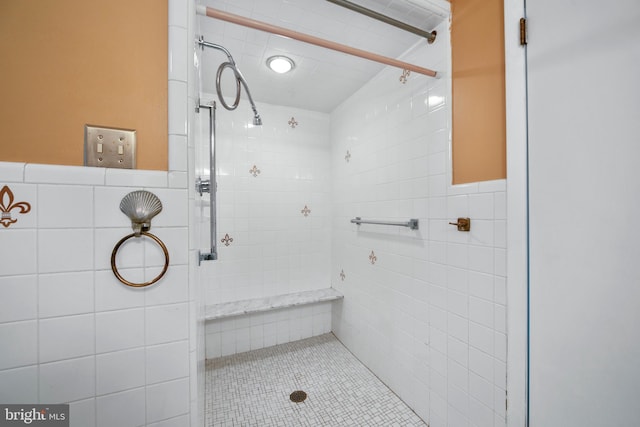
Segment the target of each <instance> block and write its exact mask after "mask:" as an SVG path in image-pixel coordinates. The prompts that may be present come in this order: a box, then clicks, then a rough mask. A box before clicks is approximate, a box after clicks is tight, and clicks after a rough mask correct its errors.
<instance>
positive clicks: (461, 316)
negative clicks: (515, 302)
mask: <svg viewBox="0 0 640 427" xmlns="http://www.w3.org/2000/svg"><path fill="white" fill-rule="evenodd" d="M445 25H446V24H445ZM438 36H439V39H438V41H437V42H436V44H438V43H444V44H446V43H448V40H447V37H448V29H447V28H446V27H443V28H441V29H438ZM441 36H442V37H441ZM434 48H435V49H434ZM445 50H446V49H445ZM445 50H442V49H440V48H438V47H436V46H435V45H434V46H424V47H418V48H415V49H414V50H412V51H410V52H409V53H408V54H407V60H414V61H417V62H418V63H424V64H423V65H425V66H427V67H429V68H432V69H437V70H442V71H444V73H442V74H443V77H441V78H440V79H437V80H434V79H429V78H425V77H421V76H414V75H411V76H410V77H409V79H408V81H407V83H406V84H405V85H403V84H401V83H399V82H398V76H399V75H400V73H399V71H398V70H395V69H387V70H385V71H383V72H382V73H381V74H380V75H378V76H377V77H376V78H375V79H373V80H372V81H371V82H369V83H368V84H367V85H366V86H365V87H364V88H363V89H361V90H360V91H359V92H358V93H356V94H355V95H354V96H353V97H352V98H350V99H349V100H347V101H346V102H345V103H344V104H342V105H341V106H340V107H338V108H337V109H336V110H335V111H334V112H332V114H331V126H332V144H333V153H332V162H333V165H334V168H333V194H332V196H333V199H334V205H333V227H334V228H333V245H332V274H331V280H332V284H333V286H334V287H336V288H337V289H338V290H340V291H341V292H343V293H344V295H345V298H344V301H343V303H342V304H339V305H336V306H335V308H334V311H333V330H334V333H335V334H336V335H337V336H338V337H339V338H340V340H341V341H342V342H343V343H345V345H346V346H347V347H348V348H349V349H350V350H351V351H352V352H353V353H354V354H355V355H356V356H357V357H359V358H360V359H361V360H363V361H365V363H366V364H367V366H368V367H369V368H370V369H372V370H373V371H374V372H375V373H376V375H378V376H379V377H380V378H381V379H383V380H384V381H385V382H386V383H387V384H388V385H389V386H391V388H392V389H393V390H394V391H395V392H396V393H397V394H398V395H399V396H400V397H401V398H403V399H404V400H405V401H406V402H407V403H408V404H409V405H410V406H411V407H412V408H413V409H414V410H415V411H416V412H417V413H418V414H419V415H420V416H421V417H422V418H423V419H424V420H425V421H427V422H428V423H429V425H431V426H452V427H453V426H455V427H458V426H485V425H486V426H504V425H505V421H504V418H505V411H504V401H505V397H506V393H505V390H506V379H505V378H506V374H505V372H506V370H505V358H506V335H505V333H506V328H505V320H504V319H505V305H504V304H505V292H506V290H505V276H506V270H505V258H506V255H505V254H506V249H505V247H506V242H505V229H506V223H505V221H504V219H505V208H504V207H505V188H506V186H505V182H504V181H491V182H484V183H472V184H465V185H459V186H452V185H450V184H449V183H450V182H451V165H450V163H449V162H450V151H449V150H450V141H449V133H450V132H449V124H450V119H449V117H450V114H451V113H450V99H449V95H448V94H449V92H450V91H449V88H450V81H449V78H448V73H447V70H448V69H449V59H448V56H447V54H446V52H445ZM347 150H348V151H349V153H350V154H351V157H350V158H349V161H348V162H347V161H346V160H345V155H346V152H347ZM355 216H361V217H363V218H366V217H369V218H377V219H388V220H395V221H400V220H406V219H408V218H418V219H419V220H420V230H419V231H410V230H407V229H396V228H392V227H381V226H365V225H362V226H360V227H357V226H355V225H352V224H350V223H349V219H350V218H353V217H355ZM458 217H470V218H471V221H472V226H471V232H469V233H461V232H458V231H457V230H456V229H455V227H452V226H450V225H449V224H448V222H450V221H453V222H455V220H456V218H458ZM372 251H374V252H375V255H376V257H377V260H376V263H375V264H372V263H371V262H369V258H368V257H369V255H370V254H371V252H372ZM343 271H344V273H345V279H344V280H343V279H342V278H341V276H340V273H341V272H343ZM417 391H421V393H417Z"/></svg>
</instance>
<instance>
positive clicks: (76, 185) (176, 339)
mask: <svg viewBox="0 0 640 427" xmlns="http://www.w3.org/2000/svg"><path fill="white" fill-rule="evenodd" d="M193 8H194V2H193V1H190V2H187V3H186V4H185V2H182V1H179V0H169V11H170V13H169V26H170V29H169V37H170V41H169V47H170V53H169V58H170V62H169V79H170V81H169V88H170V102H171V104H170V105H169V123H170V127H169V133H170V135H169V141H170V143H169V145H170V147H169V171H168V172H165V171H142V170H115V169H103V168H87V167H70V166H56V165H36V164H24V163H9V162H0V187H2V186H4V185H7V186H8V187H10V189H11V191H12V192H13V194H14V198H15V201H16V202H18V201H25V202H28V203H30V204H31V211H30V212H28V213H26V214H17V210H14V211H12V214H13V217H14V218H16V219H17V220H18V221H17V222H16V223H14V224H11V226H10V227H8V228H5V227H0V240H1V241H2V244H1V245H0V343H2V348H3V350H2V351H0V401H2V402H5V403H29V402H33V403H39V402H41V403H57V402H68V403H70V405H71V415H72V416H71V425H72V426H74V427H92V426H98V427H113V426H116V425H117V426H136V427H137V426H141V425H152V424H153V425H157V426H180V427H183V426H187V425H190V426H193V427H195V426H197V425H198V420H199V419H201V418H202V416H200V415H199V414H198V412H202V411H203V408H204V404H202V405H201V406H200V407H198V401H199V399H198V396H197V394H198V389H197V387H195V388H193V389H191V388H190V387H189V381H190V378H191V381H192V382H193V383H194V384H197V383H198V379H197V376H198V363H197V362H194V363H193V364H191V363H190V362H191V353H190V349H191V347H192V348H193V352H194V354H195V352H196V350H197V349H198V348H200V351H201V352H202V356H201V361H202V362H201V364H202V365H203V360H204V345H203V340H202V339H199V338H198V334H197V330H198V327H197V324H196V321H197V315H196V313H190V307H191V306H192V303H193V307H194V309H195V307H196V304H195V303H194V301H195V299H196V297H198V295H199V291H198V283H194V284H193V289H192V292H191V293H190V287H189V276H190V272H189V268H190V263H193V261H192V257H190V256H189V255H188V254H189V250H190V249H191V250H192V249H193V248H192V247H191V245H190V242H189V240H188V227H189V225H190V222H191V220H190V215H191V214H192V213H190V212H189V209H188V206H189V191H188V190H187V186H188V182H192V180H190V179H188V178H187V175H188V167H189V164H188V145H189V142H188V141H189V138H190V137H189V136H188V134H187V129H188V128H187V122H186V118H187V110H188V109H189V108H188V105H192V103H190V102H189V101H188V96H187V93H186V87H187V81H188V80H189V79H191V75H190V74H189V72H188V70H190V67H189V58H190V57H191V55H192V53H193V46H192V45H193V43H190V42H189V40H191V39H192V38H193V37H192V34H193V28H190V25H191V24H190V21H189V20H188V19H187V17H188V15H189V14H190V13H193ZM188 34H191V35H188ZM138 189H146V190H149V191H151V192H153V193H155V194H156V195H158V197H159V198H160V199H161V201H162V203H163V207H164V209H163V211H162V212H161V213H160V214H159V215H158V216H157V217H156V218H154V220H153V221H152V230H151V232H152V233H154V234H156V235H158V236H159V237H160V238H161V239H162V240H163V241H164V242H165V244H166V245H167V247H168V249H169V253H170V261H171V262H170V266H169V270H168V273H167V274H166V276H165V277H163V279H162V280H161V281H159V282H158V283H156V284H155V285H153V286H151V287H147V288H137V289H134V288H130V287H127V286H124V285H123V284H121V283H120V282H118V281H117V279H116V278H115V277H114V275H113V273H112V271H111V266H110V257H111V252H112V249H113V247H114V245H115V243H116V242H117V241H118V240H119V239H120V238H122V237H123V236H125V235H126V234H129V233H131V227H130V221H129V219H128V218H127V217H126V216H125V215H123V214H122V213H121V212H120V210H119V203H120V200H121V199H122V197H123V196H124V195H125V194H127V193H129V192H130V191H134V190H138ZM130 243H131V244H125V245H123V247H122V248H121V251H120V252H119V253H118V257H117V265H118V267H119V269H120V271H121V273H122V274H123V276H125V277H126V278H127V279H129V280H132V281H135V282H143V281H145V280H148V279H149V278H151V277H152V276H155V275H157V274H158V273H159V271H160V267H161V266H162V264H163V262H164V258H163V257H162V253H161V252H160V251H159V250H158V248H157V247H156V246H155V245H154V244H151V243H149V242H140V241H132V242H130ZM192 311H193V310H192ZM199 328H200V329H199V330H200V332H201V333H202V334H203V333H204V327H203V326H200V327H199ZM191 329H193V332H192V333H190V332H191ZM194 358H195V357H194ZM201 376H202V373H201ZM166 396H170V397H171V398H172V399H173V398H175V399H176V402H179V404H177V405H174V404H171V403H167V402H165V401H164V400H163V399H165V397H166Z"/></svg>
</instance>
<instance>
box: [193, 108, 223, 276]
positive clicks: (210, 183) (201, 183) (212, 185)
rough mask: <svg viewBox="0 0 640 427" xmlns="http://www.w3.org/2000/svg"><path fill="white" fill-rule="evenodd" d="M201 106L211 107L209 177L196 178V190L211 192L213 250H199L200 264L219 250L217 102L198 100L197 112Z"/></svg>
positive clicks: (208, 259) (200, 192) (216, 257)
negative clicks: (202, 102)
mask: <svg viewBox="0 0 640 427" xmlns="http://www.w3.org/2000/svg"><path fill="white" fill-rule="evenodd" d="M200 108H208V109H209V179H202V178H201V177H198V179H196V191H197V192H198V193H199V194H200V196H201V197H202V193H209V200H210V203H209V217H210V220H211V252H202V251H200V250H198V265H200V263H201V262H202V261H213V260H216V259H218V251H217V239H216V235H217V232H218V230H217V221H216V189H217V185H216V133H215V127H216V103H215V102H213V103H212V105H202V104H200V101H199V100H198V104H197V106H196V112H198V113H199V112H200Z"/></svg>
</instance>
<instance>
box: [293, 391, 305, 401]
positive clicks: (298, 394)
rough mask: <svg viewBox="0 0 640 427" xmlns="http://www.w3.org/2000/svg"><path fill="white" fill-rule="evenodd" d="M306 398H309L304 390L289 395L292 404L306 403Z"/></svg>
mask: <svg viewBox="0 0 640 427" xmlns="http://www.w3.org/2000/svg"><path fill="white" fill-rule="evenodd" d="M306 398H307V393H305V392H304V391H302V390H296V391H294V392H293V393H291V394H290V395H289V399H291V401H292V402H296V403H300V402H304V400H305V399H306Z"/></svg>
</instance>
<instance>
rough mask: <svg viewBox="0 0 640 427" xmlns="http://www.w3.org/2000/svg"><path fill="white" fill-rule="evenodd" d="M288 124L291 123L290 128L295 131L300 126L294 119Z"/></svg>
mask: <svg viewBox="0 0 640 427" xmlns="http://www.w3.org/2000/svg"><path fill="white" fill-rule="evenodd" d="M287 123H289V126H291V129H295V128H296V126H298V122H297V121H296V119H295V118H294V117H291V118H290V119H289V121H288V122H287Z"/></svg>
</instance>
